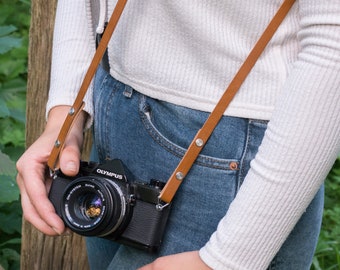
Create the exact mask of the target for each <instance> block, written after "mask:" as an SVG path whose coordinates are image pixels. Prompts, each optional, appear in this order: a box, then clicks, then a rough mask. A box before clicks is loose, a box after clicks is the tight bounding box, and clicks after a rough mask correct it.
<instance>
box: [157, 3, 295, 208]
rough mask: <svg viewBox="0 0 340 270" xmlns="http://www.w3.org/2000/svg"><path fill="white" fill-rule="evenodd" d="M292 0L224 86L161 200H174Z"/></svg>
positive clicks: (280, 9)
mask: <svg viewBox="0 0 340 270" xmlns="http://www.w3.org/2000/svg"><path fill="white" fill-rule="evenodd" d="M293 4H294V0H285V1H284V2H283V4H282V5H281V7H280V8H279V10H278V11H277V13H276V14H275V16H274V17H273V19H272V20H271V22H270V23H269V25H268V26H267V28H266V29H265V31H264V32H263V34H262V36H261V37H260V39H259V40H258V42H257V43H256V44H255V46H254V48H253V49H252V51H251V52H250V54H249V55H248V57H247V59H246V60H245V61H244V63H243V64H242V66H241V67H240V69H239V70H238V72H237V73H236V75H235V77H234V78H233V80H232V81H231V83H230V84H229V86H228V87H227V89H226V90H225V92H224V94H223V95H222V97H221V99H220V100H219V102H218V103H217V105H216V107H215V108H214V110H213V111H212V112H211V114H210V115H209V117H208V119H207V120H206V122H205V123H204V125H203V126H202V128H201V129H200V130H199V131H198V132H197V134H196V136H195V138H194V139H193V140H192V142H191V144H190V146H189V148H188V150H187V152H186V153H185V155H184V156H183V158H182V160H181V161H180V163H179V164H178V166H177V168H176V169H175V171H174V172H173V174H172V175H171V176H170V178H169V180H168V182H167V183H166V185H165V187H164V188H163V190H162V191H161V194H160V196H159V199H160V201H162V202H165V203H170V202H171V201H172V199H173V197H174V196H175V194H176V192H177V189H178V188H179V186H180V185H181V183H182V182H183V180H184V178H185V176H186V175H187V173H188V172H189V170H190V168H191V166H192V164H193V163H194V162H195V160H196V158H197V156H198V155H199V153H200V152H201V150H202V148H203V147H204V145H205V144H206V142H207V141H208V139H209V137H210V135H211V133H212V132H213V130H214V128H215V127H216V125H217V124H218V122H219V121H220V119H221V117H222V116H223V113H224V112H225V110H226V109H227V107H228V105H229V103H230V102H231V100H232V99H233V97H234V96H235V95H236V93H237V91H238V89H239V88H240V87H241V85H242V83H243V81H244V80H245V78H246V77H247V75H248V74H249V72H250V71H251V69H252V68H253V66H254V65H255V63H256V61H257V59H258V58H259V57H260V55H261V53H262V51H263V50H264V48H265V47H266V45H267V44H268V42H269V41H270V39H271V38H272V36H273V35H274V33H275V31H276V30H277V28H278V27H279V25H280V24H281V22H282V21H283V19H284V18H285V16H286V14H287V13H288V12H289V10H290V8H291V7H292V5H293Z"/></svg>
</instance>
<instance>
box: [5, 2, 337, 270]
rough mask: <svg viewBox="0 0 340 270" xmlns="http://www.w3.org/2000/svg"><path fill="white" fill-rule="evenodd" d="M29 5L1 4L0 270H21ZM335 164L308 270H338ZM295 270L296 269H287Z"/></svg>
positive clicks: (330, 176) (23, 3) (329, 177)
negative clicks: (20, 182) (19, 174)
mask: <svg viewBox="0 0 340 270" xmlns="http://www.w3.org/2000/svg"><path fill="white" fill-rule="evenodd" d="M29 25H30V1H29V0H0V269H1V268H3V269H6V270H7V269H9V270H17V269H20V246H21V220H22V212H21V207H20V201H19V191H18V188H17V185H16V182H15V175H16V169H15V162H16V160H17V159H18V157H19V156H20V155H21V154H22V153H23V151H24V148H25V106H26V81H27V49H28V32H29ZM339 198H340V158H338V159H337V161H336V163H335V165H334V167H333V169H332V171H331V172H330V173H329V175H328V178H327V180H326V198H325V211H324V218H323V225H322V231H321V234H320V239H319V243H318V246H317V250H316V253H315V256H314V261H313V266H312V269H313V270H321V269H322V270H331V269H338V270H340V200H339ZM292 270H299V269H292Z"/></svg>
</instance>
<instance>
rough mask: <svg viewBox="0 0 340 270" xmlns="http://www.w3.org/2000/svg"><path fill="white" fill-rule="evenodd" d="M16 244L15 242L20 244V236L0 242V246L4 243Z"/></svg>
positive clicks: (4, 244)
mask: <svg viewBox="0 0 340 270" xmlns="http://www.w3.org/2000/svg"><path fill="white" fill-rule="evenodd" d="M12 244H13V245H17V244H21V239H20V238H13V239H10V240H8V241H6V242H4V243H0V247H4V246H6V245H12Z"/></svg>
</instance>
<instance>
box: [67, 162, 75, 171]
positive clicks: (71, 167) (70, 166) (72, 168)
mask: <svg viewBox="0 0 340 270" xmlns="http://www.w3.org/2000/svg"><path fill="white" fill-rule="evenodd" d="M66 170H67V171H69V172H76V171H77V165H76V163H75V162H73V161H70V162H68V163H67V164H66Z"/></svg>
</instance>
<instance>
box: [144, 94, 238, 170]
mask: <svg viewBox="0 0 340 270" xmlns="http://www.w3.org/2000/svg"><path fill="white" fill-rule="evenodd" d="M147 110H148V106H147V105H146V98H145V96H144V95H140V100H139V114H140V117H141V121H142V122H143V124H144V127H145V129H146V131H147V132H148V134H149V135H150V136H151V137H152V138H153V139H154V141H155V142H156V143H158V144H159V145H160V146H162V147H163V148H164V149H166V150H167V151H169V152H170V153H172V154H173V155H175V156H177V157H179V158H182V157H183V156H184V154H185V152H186V149H184V148H182V147H180V146H179V145H176V144H174V143H172V142H171V141H169V140H168V139H167V138H166V137H164V136H163V135H162V134H161V133H160V132H159V131H158V130H157V128H156V127H155V126H154V125H153V123H152V120H151V119H150V118H149V116H147V114H146V111H147ZM231 162H237V164H238V163H239V161H238V160H236V159H228V160H227V159H218V158H213V157H209V156H205V155H199V156H198V157H197V159H196V161H195V164H198V165H201V166H205V167H211V168H215V169H221V170H226V171H234V170H231V169H230V168H229V165H230V163H231Z"/></svg>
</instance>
